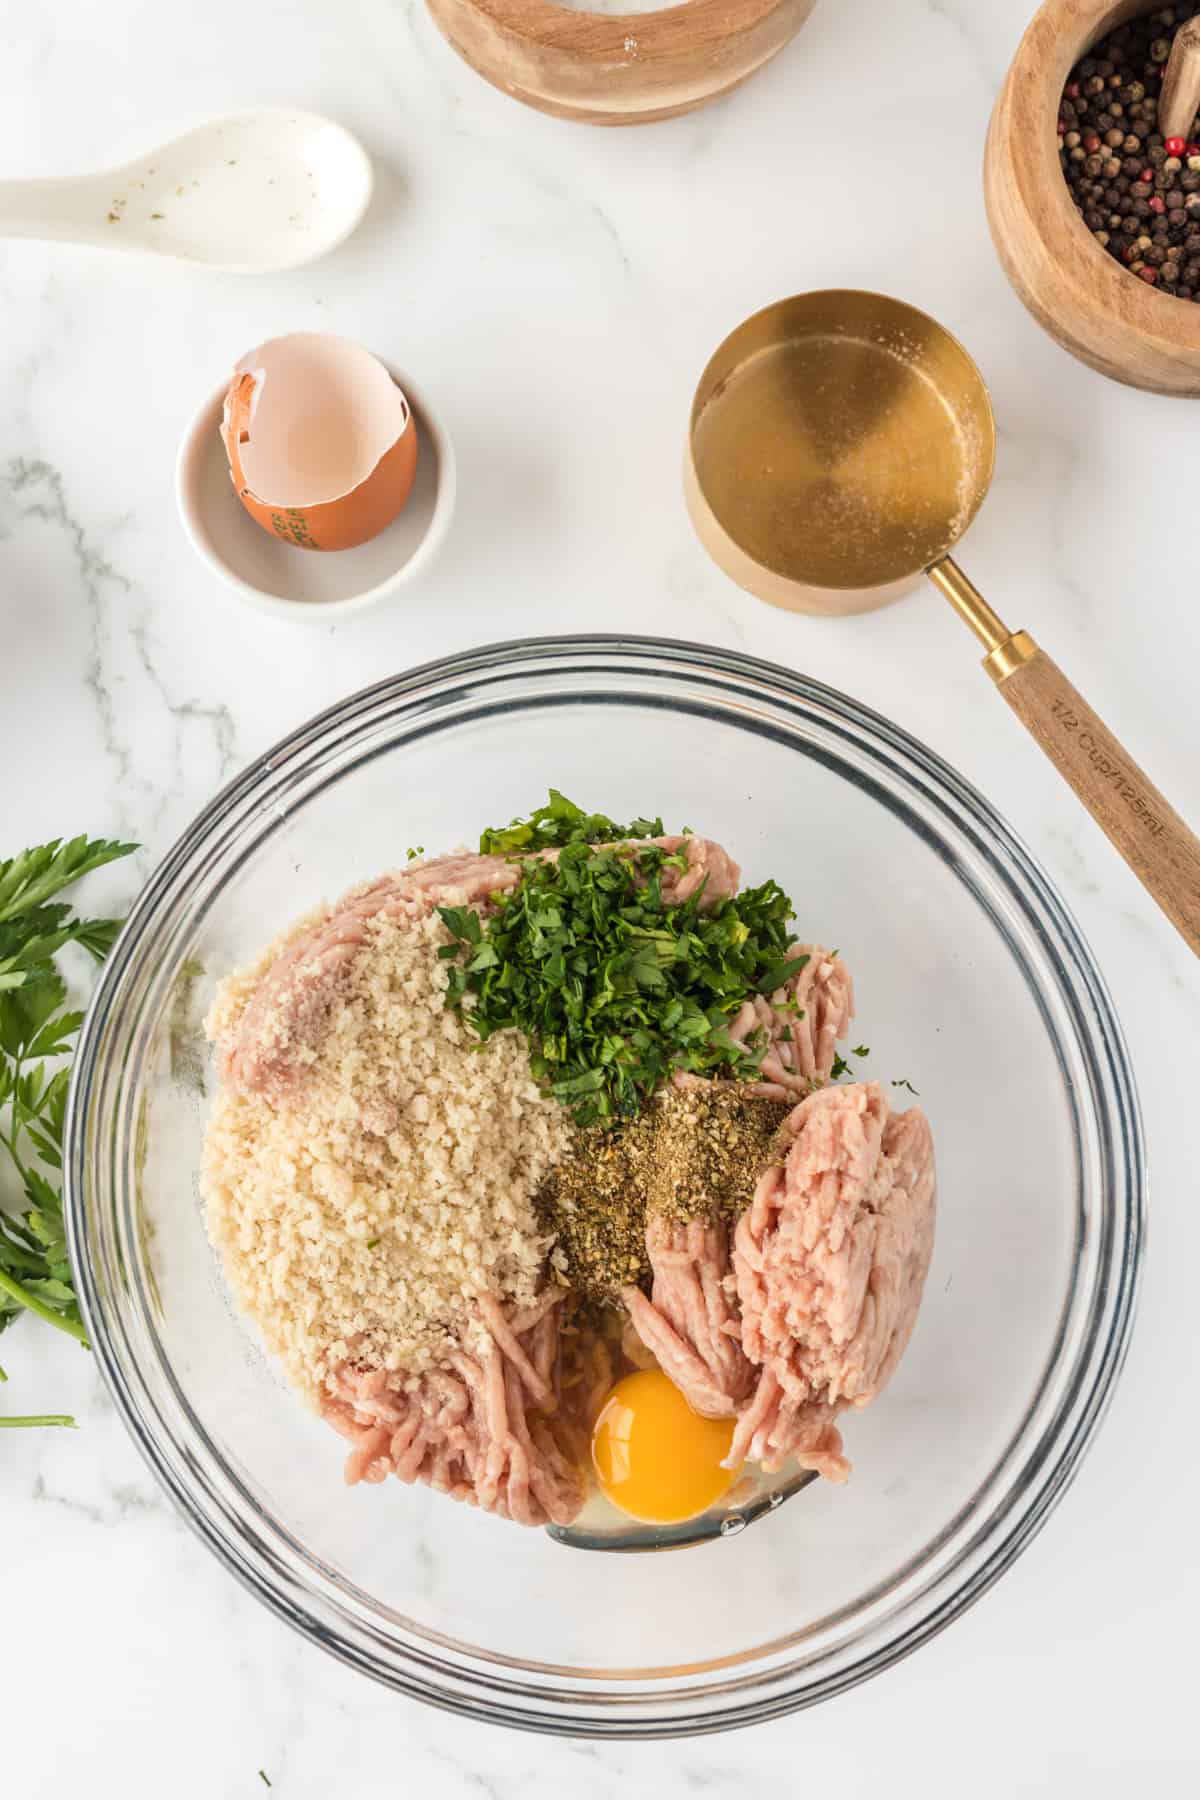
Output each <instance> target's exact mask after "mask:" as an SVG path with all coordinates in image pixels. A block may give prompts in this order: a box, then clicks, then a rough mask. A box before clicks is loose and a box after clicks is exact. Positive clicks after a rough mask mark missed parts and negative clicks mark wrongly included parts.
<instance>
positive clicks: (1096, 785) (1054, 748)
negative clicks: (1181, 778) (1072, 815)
mask: <svg viewBox="0 0 1200 1800" xmlns="http://www.w3.org/2000/svg"><path fill="white" fill-rule="evenodd" d="M983 666H984V668H985V669H986V670H987V671H988V673H989V674H990V675H991V676H992V678H993V680H994V681H995V682H996V685H997V687H998V688H999V690H1000V692H1001V694H1002V695H1003V696H1004V698H1005V699H1006V700H1007V701H1008V704H1009V705H1010V706H1011V707H1012V710H1013V711H1014V712H1015V713H1016V715H1017V717H1018V719H1020V721H1021V723H1022V724H1023V725H1024V726H1025V728H1026V730H1027V731H1028V732H1029V733H1030V734H1031V736H1032V737H1034V738H1035V739H1036V741H1037V742H1038V743H1039V744H1040V745H1041V747H1042V749H1043V750H1044V751H1045V752H1046V755H1047V756H1048V757H1049V758H1050V761H1051V762H1052V763H1053V764H1054V766H1055V768H1056V769H1057V770H1058V772H1059V774H1060V775H1062V776H1064V777H1065V779H1066V780H1067V781H1069V782H1070V784H1071V786H1072V787H1073V788H1074V789H1075V792H1076V793H1077V794H1078V795H1079V798H1080V799H1081V800H1082V801H1083V804H1084V805H1085V806H1086V807H1087V809H1088V811H1089V812H1090V813H1091V815H1092V817H1093V819H1095V821H1096V823H1097V825H1099V827H1100V829H1101V830H1102V831H1103V832H1105V833H1106V834H1107V836H1108V838H1109V840H1110V841H1111V842H1112V843H1113V844H1115V845H1116V847H1117V849H1118V850H1119V851H1120V852H1121V855H1122V856H1123V857H1124V858H1125V861H1126V862H1127V863H1128V864H1129V867H1130V868H1131V869H1132V870H1133V872H1134V874H1135V875H1136V876H1137V878H1138V880H1139V881H1140V882H1141V884H1142V886H1143V887H1144V888H1145V889H1146V892H1147V893H1148V894H1149V895H1150V896H1151V898H1152V899H1154V900H1156V901H1157V903H1158V905H1159V906H1160V907H1161V908H1162V910H1163V912H1164V913H1165V914H1166V915H1167V917H1168V919H1170V921H1171V923H1172V925H1174V927H1175V929H1176V930H1177V931H1178V932H1179V933H1180V935H1181V936H1182V937H1183V938H1184V939H1185V940H1186V941H1187V943H1188V944H1189V945H1190V946H1191V948H1192V949H1193V950H1194V951H1195V952H1196V953H1197V955H1200V839H1198V838H1197V837H1196V835H1195V833H1194V832H1192V831H1191V830H1189V828H1188V826H1187V825H1185V823H1184V821H1183V820H1182V819H1181V818H1180V816H1179V814H1178V813H1177V812H1176V811H1175V809H1174V807H1173V806H1171V805H1170V803H1169V802H1168V801H1167V800H1165V799H1164V798H1163V796H1162V794H1160V793H1159V791H1158V789H1157V788H1156V787H1155V786H1154V784H1153V783H1152V782H1150V781H1148V780H1147V779H1146V777H1145V775H1143V773H1142V771H1141V770H1140V769H1139V768H1138V766H1137V764H1136V763H1135V762H1134V761H1133V759H1132V757H1130V756H1129V754H1128V752H1127V751H1126V750H1125V749H1124V748H1123V747H1122V745H1121V744H1120V742H1119V741H1118V739H1116V738H1115V737H1114V736H1113V734H1112V732H1111V731H1110V730H1109V729H1108V727H1107V725H1105V724H1104V722H1103V720H1101V719H1099V718H1098V717H1097V716H1096V714H1095V713H1094V712H1093V711H1092V709H1091V707H1090V706H1089V705H1088V703H1087V701H1086V700H1085V699H1084V698H1083V696H1082V695H1081V694H1080V693H1078V691H1077V690H1076V689H1075V688H1074V687H1072V685H1071V683H1070V682H1069V681H1068V680H1067V678H1066V676H1065V675H1064V674H1063V672H1062V670H1061V669H1060V668H1059V666H1058V664H1057V663H1056V662H1054V661H1052V659H1051V658H1050V657H1048V656H1047V655H1046V653H1045V651H1044V650H1042V649H1041V648H1040V647H1039V646H1038V645H1037V644H1035V643H1034V641H1033V639H1032V638H1031V637H1030V636H1029V633H1028V632H1026V631H1018V632H1014V633H1013V635H1012V636H1011V637H1010V638H1008V639H1007V640H1006V642H1005V643H1003V644H1000V645H999V646H998V647H997V648H996V649H995V650H993V651H991V652H990V653H989V655H987V656H985V657H984V659H983Z"/></svg>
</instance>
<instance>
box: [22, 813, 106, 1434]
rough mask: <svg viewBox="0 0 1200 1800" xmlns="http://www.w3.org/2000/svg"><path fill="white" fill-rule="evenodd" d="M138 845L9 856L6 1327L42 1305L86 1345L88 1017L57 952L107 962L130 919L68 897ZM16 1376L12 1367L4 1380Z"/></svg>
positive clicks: (33, 1419)
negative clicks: (75, 1096)
mask: <svg viewBox="0 0 1200 1800" xmlns="http://www.w3.org/2000/svg"><path fill="white" fill-rule="evenodd" d="M134 848H135V846H134V845H132V844H118V843H113V842H109V841H108V840H105V839H89V838H86V837H77V838H71V839H70V841H69V842H67V843H63V842H62V840H61V839H57V838H56V839H55V840H54V842H53V843H50V844H41V845H39V846H38V847H37V848H36V849H33V850H26V851H25V853H24V855H23V856H16V857H13V858H12V859H11V860H10V861H8V862H0V1163H2V1162H3V1160H4V1159H5V1158H7V1161H8V1163H9V1164H10V1165H11V1169H12V1172H13V1173H14V1174H15V1176H16V1186H17V1187H18V1189H19V1195H20V1197H19V1199H18V1200H17V1205H18V1208H19V1210H18V1211H15V1212H14V1211H11V1210H10V1211H6V1210H5V1209H4V1205H3V1200H2V1198H0V1332H3V1331H4V1330H5V1329H6V1328H7V1327H8V1326H9V1325H11V1324H12V1323H13V1321H14V1320H15V1319H17V1318H19V1317H20V1316H21V1314H22V1313H24V1312H30V1313H33V1314H35V1315H36V1317H38V1318H39V1319H44V1320H45V1321H46V1323H47V1324H49V1325H55V1326H57V1327H58V1329H59V1330H60V1331H65V1332H66V1333H67V1334H68V1335H69V1336H71V1337H73V1338H76V1339H77V1340H78V1341H79V1342H80V1343H81V1344H85V1343H86V1341H87V1340H86V1337H85V1335H84V1329H83V1322H82V1320H81V1319H80V1316H79V1307H78V1304H77V1302H76V1299H75V1288H74V1284H73V1282H72V1278H71V1269H70V1265H69V1263H68V1261H67V1245H66V1237H65V1234H64V1230H63V1212H62V1191H61V1187H60V1185H59V1171H60V1170H61V1168H62V1132H63V1114H64V1112H65V1110H66V1104H67V1082H68V1079H69V1074H70V1071H69V1068H67V1067H66V1066H65V1065H64V1064H63V1061H62V1059H63V1057H64V1056H66V1055H67V1054H68V1053H69V1052H70V1050H71V1047H72V1045H73V1044H74V1041H75V1034H76V1033H77V1031H78V1030H79V1027H80V1025H81V1024H82V1022H83V1014H82V1013H79V1012H72V1011H70V1010H69V1009H68V1007H67V1004H66V1002H67V985H66V982H65V981H64V980H63V978H62V975H61V974H60V973H59V970H58V966H57V962H56V957H57V954H58V952H59V951H60V950H62V949H63V948H64V947H65V946H66V945H67V944H80V945H82V946H83V948H84V949H85V950H87V951H88V952H89V953H90V954H91V955H92V956H93V957H94V958H95V960H96V961H97V962H100V961H102V960H103V958H104V957H105V956H106V955H107V953H108V951H109V949H110V948H111V946H112V942H113V939H114V937H115V936H116V934H117V931H118V929H119V928H120V920H118V919H89V918H81V917H80V916H78V915H77V914H76V913H75V912H74V911H73V909H72V907H71V906H70V905H69V904H68V903H66V902H64V901H61V900H59V899H57V898H56V896H58V895H59V894H61V893H62V891H63V889H64V888H66V887H69V886H70V885H71V883H72V882H75V881H78V880H79V879H80V878H81V876H84V875H86V874H88V873H89V872H90V871H91V870H92V869H98V868H100V867H101V865H102V864H104V863H109V862H113V861H115V860H116V858H118V857H121V856H127V855H128V854H129V852H130V851H131V850H132V849H134ZM3 1172H4V1171H3V1170H2V1169H0V1173H3ZM3 1193H4V1189H3V1187H0V1196H2V1195H3ZM5 1379H6V1376H5V1374H4V1371H3V1369H0V1381H3V1380H5ZM73 1423H74V1421H73V1420H72V1419H70V1418H68V1417H66V1416H65V1415H63V1414H57V1413H55V1414H40V1415H37V1416H26V1417H23V1418H13V1417H2V1416H0V1426H6V1425H70V1424H73Z"/></svg>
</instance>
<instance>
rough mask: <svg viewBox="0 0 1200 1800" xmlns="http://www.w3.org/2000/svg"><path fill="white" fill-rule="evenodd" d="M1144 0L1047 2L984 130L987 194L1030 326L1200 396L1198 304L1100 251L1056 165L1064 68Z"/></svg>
mask: <svg viewBox="0 0 1200 1800" xmlns="http://www.w3.org/2000/svg"><path fill="white" fill-rule="evenodd" d="M1152 10H1153V8H1152V7H1151V6H1150V5H1148V4H1146V0H1116V3H1114V0H1046V4H1045V5H1044V6H1043V7H1042V9H1041V11H1040V12H1039V13H1038V14H1037V15H1036V17H1035V18H1034V20H1033V23H1032V24H1031V25H1030V27H1029V29H1028V31H1027V32H1026V33H1025V36H1024V37H1023V38H1022V40H1021V44H1020V47H1019V49H1018V50H1017V54H1016V56H1015V57H1014V58H1013V63H1012V67H1011V68H1010V69H1009V72H1008V77H1007V79H1006V81H1005V83H1004V86H1003V87H1002V88H1001V90H1000V95H999V98H998V99H997V101H996V106H995V110H994V112H993V113H992V121H991V125H990V127H989V130H988V138H987V150H986V154H985V160H984V194H985V197H986V200H987V210H988V220H989V223H990V224H991V228H992V237H993V239H994V241H995V245H996V249H997V251H998V252H999V256H1000V261H1001V263H1002V264H1003V265H1004V271H1005V274H1006V275H1007V276H1008V278H1009V280H1010V281H1011V282H1012V285H1013V287H1014V288H1015V289H1016V291H1017V294H1018V295H1019V297H1020V298H1021V300H1023V301H1024V303H1025V305H1026V306H1027V307H1028V308H1029V311H1030V312H1031V313H1032V314H1033V316H1034V318H1035V319H1036V320H1037V321H1038V324H1039V325H1041V326H1043V327H1044V328H1045V330H1046V331H1048V332H1049V333H1050V335H1051V337H1053V338H1056V339H1057V340H1058V342H1059V343H1060V344H1061V345H1062V346H1063V348H1064V349H1066V350H1069V351H1070V352H1071V354H1072V356H1077V357H1078V358H1079V359H1080V361H1081V362H1085V363H1088V364H1090V366H1091V367H1092V368H1093V369H1098V370H1099V371H1100V373H1101V374H1102V375H1109V376H1111V377H1112V379H1113V380H1114V381H1123V382H1125V383H1126V384H1127V385H1128V386H1130V387H1138V388H1149V389H1150V390H1151V391H1152V392H1154V393H1158V394H1200V306H1198V305H1196V304H1195V303H1194V302H1193V301H1187V300H1178V299H1176V298H1175V297H1174V295H1171V294H1158V293H1155V291H1154V289H1153V288H1151V287H1147V286H1146V284H1145V283H1144V282H1141V281H1139V280H1138V279H1137V277H1136V276H1135V275H1131V274H1130V273H1129V272H1128V270H1126V269H1123V268H1121V266H1120V264H1119V263H1117V262H1116V261H1115V259H1114V258H1113V257H1111V256H1109V255H1108V253H1107V251H1105V250H1102V249H1101V247H1100V245H1099V244H1098V243H1097V242H1096V240H1095V238H1094V237H1093V236H1092V234H1091V232H1090V231H1089V230H1088V228H1087V226H1086V225H1085V224H1084V222H1083V220H1082V219H1081V218H1080V216H1079V214H1078V213H1077V212H1076V210H1075V205H1074V202H1073V201H1072V199H1071V196H1070V194H1069V192H1068V190H1067V184H1066V182H1065V181H1064V180H1063V175H1062V170H1061V169H1060V167H1059V162H1058V136H1057V124H1058V107H1059V101H1060V100H1061V98H1062V91H1063V88H1064V86H1065V84H1066V81H1067V77H1068V74H1069V72H1070V70H1071V68H1072V66H1073V64H1074V63H1076V62H1077V61H1078V60H1079V58H1080V57H1081V56H1085V55H1086V54H1087V52H1088V50H1089V49H1090V48H1091V47H1092V45H1093V44H1095V43H1097V42H1098V41H1099V39H1100V38H1102V37H1104V36H1105V35H1106V34H1107V33H1108V32H1109V31H1111V30H1112V29H1113V27H1114V26H1116V25H1120V24H1122V23H1123V22H1124V21H1125V20H1126V19H1131V18H1133V17H1134V16H1135V15H1136V14H1139V13H1146V12H1150V11H1152Z"/></svg>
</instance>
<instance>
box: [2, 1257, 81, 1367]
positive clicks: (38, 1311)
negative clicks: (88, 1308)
mask: <svg viewBox="0 0 1200 1800" xmlns="http://www.w3.org/2000/svg"><path fill="white" fill-rule="evenodd" d="M0 1294H7V1295H8V1296H9V1298H10V1299H12V1300H16V1301H17V1302H18V1304H19V1305H21V1306H26V1307H28V1308H29V1311H30V1312H31V1313H34V1314H35V1315H36V1316H37V1317H38V1318H39V1319H44V1320H45V1321H46V1323H47V1325H57V1326H58V1329H59V1330H60V1331H65V1332H66V1333H67V1336H68V1337H73V1338H74V1339H75V1341H76V1343H79V1344H82V1345H83V1346H84V1348H85V1349H86V1348H87V1341H88V1340H87V1332H86V1331H85V1330H84V1327H83V1321H82V1320H81V1319H68V1318H67V1316H66V1314H65V1313H60V1312H55V1310H54V1308H53V1307H52V1306H47V1305H46V1303H45V1301H44V1300H39V1299H38V1297H37V1295H36V1294H31V1293H30V1291H29V1289H28V1288H26V1287H22V1286H21V1283H20V1282H19V1281H14V1280H13V1278H12V1276H11V1275H6V1274H5V1272H4V1270H3V1269H0Z"/></svg>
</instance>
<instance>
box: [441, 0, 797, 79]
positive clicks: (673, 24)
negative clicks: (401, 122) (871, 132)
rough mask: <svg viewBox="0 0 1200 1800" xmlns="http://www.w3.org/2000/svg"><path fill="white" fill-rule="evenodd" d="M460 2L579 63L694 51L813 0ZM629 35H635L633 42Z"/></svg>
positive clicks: (662, 58) (503, 27) (530, 41)
mask: <svg viewBox="0 0 1200 1800" xmlns="http://www.w3.org/2000/svg"><path fill="white" fill-rule="evenodd" d="M459 4H460V5H462V6H463V7H464V8H465V9H466V10H467V11H469V12H474V13H479V14H480V15H481V16H482V17H483V18H485V19H487V20H488V21H489V23H491V24H493V25H495V26H497V27H498V28H499V29H500V30H502V31H505V32H507V33H509V34H510V35H511V36H512V37H514V38H517V39H518V40H519V41H520V42H521V43H523V44H536V45H538V46H540V47H541V48H543V49H553V50H557V51H560V52H562V54H564V55H568V56H573V57H576V58H578V60H579V61H580V63H589V62H602V61H603V62H607V61H611V60H614V59H616V60H619V61H621V62H628V61H629V60H630V58H631V56H632V55H633V52H634V50H636V59H635V60H636V62H637V63H642V64H644V63H649V62H654V61H656V60H658V61H665V60H668V59H670V58H671V57H675V56H694V55H695V53H696V51H697V50H700V49H704V48H705V47H706V46H708V45H711V44H723V43H735V42H736V41H737V39H738V38H740V37H743V36H745V35H746V33H748V32H751V31H754V30H756V29H757V28H758V27H759V26H760V25H761V24H762V23H763V22H764V20H766V19H769V18H771V17H772V16H773V15H774V14H776V13H780V12H789V11H799V12H803V13H804V14H805V16H807V14H808V12H809V11H811V9H812V5H813V0H679V3H678V5H675V6H664V7H657V8H655V9H654V10H653V11H651V12H633V13H597V12H585V11H583V10H581V9H579V8H576V7H572V6H562V5H556V4H555V3H554V0H459ZM731 15H732V17H733V20H734V22H733V23H732V24H731V23H730V18H731ZM685 23H686V27H687V29H686V31H685V30H684V29H683V27H684V24H685ZM801 23H803V21H801ZM630 39H635V40H636V43H635V44H633V45H632V46H631V44H630Z"/></svg>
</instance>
